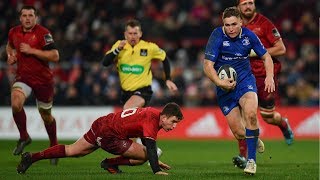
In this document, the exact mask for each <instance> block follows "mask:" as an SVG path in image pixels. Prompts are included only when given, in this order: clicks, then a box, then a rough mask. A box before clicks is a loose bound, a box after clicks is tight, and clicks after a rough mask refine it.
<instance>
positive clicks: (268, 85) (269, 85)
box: [264, 76, 276, 93]
mask: <svg viewBox="0 0 320 180" xmlns="http://www.w3.org/2000/svg"><path fill="white" fill-rule="evenodd" d="M264 84H265V87H264V91H268V93H271V92H274V91H275V90H276V87H275V84H274V80H273V77H272V76H267V77H266V79H265V80H264Z"/></svg>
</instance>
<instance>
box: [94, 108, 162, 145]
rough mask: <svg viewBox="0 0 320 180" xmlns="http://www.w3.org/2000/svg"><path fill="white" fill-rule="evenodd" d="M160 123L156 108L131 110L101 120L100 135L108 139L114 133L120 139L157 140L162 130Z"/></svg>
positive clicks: (158, 112)
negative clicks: (139, 138)
mask: <svg viewBox="0 0 320 180" xmlns="http://www.w3.org/2000/svg"><path fill="white" fill-rule="evenodd" d="M159 121H160V111H159V110H157V109H155V108H151V107H146V108H130V109H126V110H123V111H122V112H117V113H112V114H109V115H107V116H104V117H103V118H102V119H100V122H99V131H100V132H99V133H98V134H100V135H101V134H102V136H104V137H106V136H110V134H111V133H110V131H112V135H113V136H116V137H118V138H119V139H128V138H135V137H141V138H145V137H147V138H151V139H154V140H156V139H157V134H158V131H159V130H160V129H161V128H160V127H159Z"/></svg>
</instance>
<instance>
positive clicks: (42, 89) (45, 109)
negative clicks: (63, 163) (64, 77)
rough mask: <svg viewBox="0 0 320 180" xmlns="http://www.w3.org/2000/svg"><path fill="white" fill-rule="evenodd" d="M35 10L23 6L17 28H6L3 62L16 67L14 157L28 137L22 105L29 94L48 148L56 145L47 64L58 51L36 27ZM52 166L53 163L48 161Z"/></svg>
mask: <svg viewBox="0 0 320 180" xmlns="http://www.w3.org/2000/svg"><path fill="white" fill-rule="evenodd" d="M37 19H38V16H37V11H36V9H35V8H34V7H33V6H23V7H22V8H21V10H20V22H21V25H18V26H15V27H13V28H11V29H10V31H9V35H8V36H9V37H8V43H7V46H6V52H7V56H8V59H7V63H8V64H9V65H13V64H17V71H16V75H15V82H14V83H13V85H12V89H11V107H12V114H13V118H14V121H15V123H16V125H17V127H18V130H19V133H20V138H19V141H18V143H17V146H16V148H15V149H14V151H13V154H14V155H19V154H21V153H22V152H23V149H24V148H25V146H26V145H28V144H30V143H31V138H30V136H29V134H28V132H27V128H26V113H25V111H24V108H23V106H24V103H25V101H26V98H28V97H29V96H30V94H31V92H32V91H33V93H34V95H35V97H36V103H37V107H38V110H39V113H40V115H41V117H42V120H43V122H44V125H45V128H46V130H47V133H48V136H49V139H50V146H54V145H56V144H58V142H57V135H56V122H55V119H54V117H53V116H52V115H51V108H52V101H53V89H54V84H53V73H52V72H51V70H50V68H49V64H48V63H49V62H58V61H59V52H58V50H57V49H56V48H55V45H54V41H53V38H52V36H51V34H50V32H49V30H48V29H46V28H45V27H43V26H41V25H39V24H37ZM51 163H52V164H56V163H57V160H52V161H51Z"/></svg>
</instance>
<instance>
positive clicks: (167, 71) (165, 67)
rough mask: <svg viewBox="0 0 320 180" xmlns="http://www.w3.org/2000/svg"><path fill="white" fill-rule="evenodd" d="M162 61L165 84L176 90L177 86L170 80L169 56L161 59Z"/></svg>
mask: <svg viewBox="0 0 320 180" xmlns="http://www.w3.org/2000/svg"><path fill="white" fill-rule="evenodd" d="M162 63H163V70H164V74H165V78H166V85H167V87H168V88H169V90H172V91H176V90H177V89H178V88H177V86H176V84H175V83H174V82H173V81H171V70H170V63H169V58H168V57H167V56H166V58H165V59H164V60H163V61H162Z"/></svg>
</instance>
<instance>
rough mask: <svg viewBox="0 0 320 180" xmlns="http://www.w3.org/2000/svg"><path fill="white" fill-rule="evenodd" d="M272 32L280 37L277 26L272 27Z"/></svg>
mask: <svg viewBox="0 0 320 180" xmlns="http://www.w3.org/2000/svg"><path fill="white" fill-rule="evenodd" d="M272 34H273V35H274V37H280V33H279V31H278V30H277V28H274V29H272Z"/></svg>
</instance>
